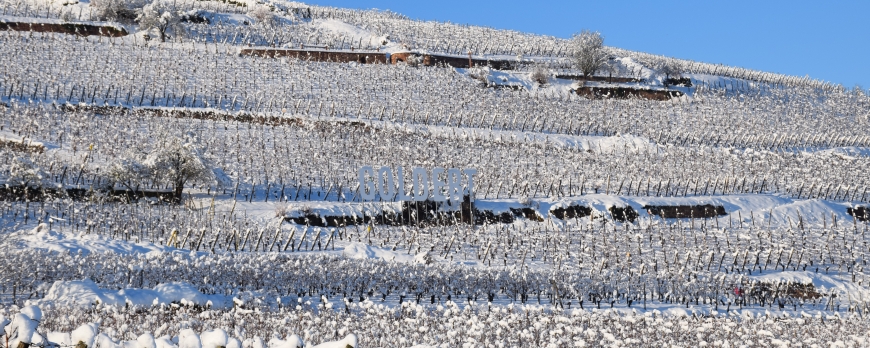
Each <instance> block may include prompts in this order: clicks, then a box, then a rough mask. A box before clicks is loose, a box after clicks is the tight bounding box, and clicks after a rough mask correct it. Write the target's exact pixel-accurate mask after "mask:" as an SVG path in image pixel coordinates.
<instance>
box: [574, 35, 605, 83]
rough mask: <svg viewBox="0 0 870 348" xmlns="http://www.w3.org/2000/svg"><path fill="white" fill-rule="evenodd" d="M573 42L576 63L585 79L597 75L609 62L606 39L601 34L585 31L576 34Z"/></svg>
mask: <svg viewBox="0 0 870 348" xmlns="http://www.w3.org/2000/svg"><path fill="white" fill-rule="evenodd" d="M571 40H572V42H571V44H572V46H573V48H574V61H575V62H576V63H577V67H578V68H579V69H580V71H581V72H583V77H589V76H591V75H593V74H595V72H597V71H598V70H599V69H600V68H601V66H602V65H603V64H604V63H605V62H607V52H606V51H605V49H604V37H603V36H601V33H599V32H597V31H589V30H583V31H582V32H580V33H579V34H574V37H573V38H572V39H571Z"/></svg>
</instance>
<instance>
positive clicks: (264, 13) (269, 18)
mask: <svg viewBox="0 0 870 348" xmlns="http://www.w3.org/2000/svg"><path fill="white" fill-rule="evenodd" d="M248 16H251V18H253V19H254V20H256V21H257V24H260V25H271V24H274V23H275V14H274V13H272V9H271V8H269V6H266V5H258V6H257V7H254V9H253V10H251V11H250V12H248Z"/></svg>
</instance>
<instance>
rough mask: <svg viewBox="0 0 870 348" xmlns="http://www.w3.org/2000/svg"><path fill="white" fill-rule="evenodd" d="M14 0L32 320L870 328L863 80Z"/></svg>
mask: <svg viewBox="0 0 870 348" xmlns="http://www.w3.org/2000/svg"><path fill="white" fill-rule="evenodd" d="M119 6H120V7H119ZM124 6H127V7H124ZM131 8H137V10H136V11H138V12H136V11H133V10H131ZM149 11H150V12H155V11H157V12H159V11H166V12H165V13H164V15H165V16H164V17H161V18H169V19H167V20H171V21H172V23H168V24H167V23H164V24H167V25H168V26H166V27H165V31H163V30H162V29H160V27H159V24H160V23H157V24H154V23H155V22H151V23H150V24H148V23H149V22H148V18H147V16H146V14H147V13H150V12H149ZM0 13H2V15H0V22H2V23H16V24H15V25H11V24H8V25H7V24H4V26H2V27H0V29H4V30H2V31H0V184H3V185H2V186H0V326H2V327H4V330H0V347H3V348H27V347H28V345H29V346H31V347H43V348H49V347H55V346H57V347H73V346H75V347H77V348H86V347H87V348H218V347H224V348H299V347H322V348H328V347H339V348H346V347H348V346H349V347H352V348H358V347H418V348H422V347H459V346H463V347H481V346H485V347H569V346H578V347H582V346H629V345H638V346H661V345H665V344H671V343H673V344H674V345H677V346H686V347H701V346H721V347H731V346H782V347H785V346H797V347H822V346H825V347H827V346H835V347H860V346H866V345H868V344H870V342H868V339H870V338H868V332H870V331H868V330H870V327H868V324H867V320H866V317H867V315H868V314H870V285H868V280H867V271H866V266H867V254H868V253H870V246H868V241H870V236H868V235H867V232H868V229H870V195H868V189H870V184H868V178H867V175H866V173H867V172H868V171H870V157H868V155H870V150H868V147H870V134H868V133H867V131H866V130H867V129H870V97H868V95H867V92H866V91H864V90H861V89H860V88H852V89H847V88H843V87H842V86H838V85H833V84H830V83H827V82H823V81H815V80H811V79H809V78H800V77H794V76H784V75H778V74H772V73H767V72H761V71H752V70H748V69H742V68H737V67H728V66H722V65H713V64H707V63H701V62H692V61H686V60H679V59H674V58H669V57H663V56H657V55H651V54H646V53H642V52H632V51H627V50H622V49H619V48H614V47H605V48H604V51H605V53H606V55H605V56H603V58H602V59H603V61H605V62H604V63H602V64H603V65H602V66H603V68H601V69H599V71H598V72H597V74H596V76H592V77H583V76H582V75H583V70H582V69H581V67H580V63H577V61H576V60H575V58H576V57H575V56H574V52H573V49H574V46H572V45H575V43H574V39H563V38H556V37H547V36H540V35H532V34H527V33H520V32H515V31H509V30H499V29H494V28H484V27H477V26H472V25H459V24H454V23H440V22H430V21H419V20H412V19H410V18H407V17H405V16H403V15H400V14H396V13H392V12H388V11H374V10H348V9H339V8H331V7H321V6H309V5H305V4H301V3H295V2H279V1H268V2H265V3H257V2H253V1H247V0H241V1H234V0H221V1H211V0H195V1H188V0H184V1H172V2H169V1H161V0H157V1H153V2H150V3H149V2H141V3H140V2H137V1H127V0H125V1H114V0H113V1H91V2H81V3H80V2H68V3H60V2H46V1H42V0H0ZM21 23H24V24H26V23H35V24H40V25H54V26H55V27H63V26H66V27H64V28H67V30H71V29H69V28H78V27H76V26H77V25H78V26H84V25H91V26H94V27H97V26H104V27H111V28H118V29H124V31H123V32H124V33H129V35H126V34H124V36H117V37H110V36H102V35H98V34H100V33H101V32H97V34H94V33H91V34H88V35H91V36H87V35H85V33H79V35H68V34H63V33H61V32H50V31H51V30H48V29H45V28H47V27H46V26H36V27H33V26H31V30H25V31H22V30H21V28H25V27H26V26H25V25H24V24H21ZM169 24H171V25H169ZM149 25H150V27H148V26H149ZM154 25H157V26H156V27H155V26H154ZM146 27H148V28H146ZM33 28H41V29H38V30H34V29H33ZM6 29H8V30H6ZM117 32H121V31H120V30H118V31H117ZM272 48H274V49H294V50H318V51H319V52H327V51H329V52H347V53H350V52H353V54H357V53H359V54H367V53H371V54H378V55H379V57H380V55H383V57H386V60H385V61H386V62H387V63H383V64H360V63H356V62H351V63H337V62H328V61H315V60H314V59H309V60H306V59H295V58H292V59H291V58H287V57H283V58H269V57H258V56H250V55H242V54H241V52H242V49H252V50H256V49H272ZM394 54H402V55H401V56H393V55H394ZM414 54H416V55H420V56H418V57H417V58H415V56H414ZM426 54H430V55H440V57H453V58H457V59H468V60H469V61H470V60H471V59H475V60H476V61H480V62H482V61H486V60H487V59H492V60H499V61H502V62H504V61H509V62H514V61H516V62H517V64H505V65H504V66H505V67H507V66H509V65H510V67H509V69H505V70H496V69H494V68H492V67H481V66H475V67H473V68H468V69H466V68H453V67H450V66H445V65H444V64H423V63H422V62H423V59H424V58H419V57H423V56H422V55H426ZM391 56H392V57H393V58H395V57H402V59H404V60H407V61H404V60H403V61H401V62H399V61H398V60H390V59H389V58H390V57H391ZM364 61H365V60H364ZM381 62H383V61H381ZM427 65H429V66H427ZM614 81H616V82H614ZM583 89H587V90H589V91H594V90H596V89H597V90H598V91H605V92H601V93H599V94H597V95H596V94H595V93H592V92H589V93H586V94H584V93H581V91H582V90H583ZM619 90H622V91H625V90H628V91H646V92H650V93H653V92H655V93H659V94H660V95H667V97H666V98H663V99H660V100H655V98H649V99H646V98H644V97H641V96H640V94H631V93H628V94H625V95H619V94H618V93H617V92H616V91H619ZM607 91H610V92H607ZM364 166H373V167H374V168H376V169H377V168H381V167H382V166H383V167H389V168H394V169H395V168H399V167H402V168H404V169H405V170H406V173H408V172H410V171H411V169H412V168H423V169H425V170H429V172H431V173H434V171H432V170H433V168H472V169H474V170H476V173H477V174H476V175H475V177H474V185H473V188H472V187H470V186H465V187H461V188H460V189H461V190H462V197H461V198H462V199H460V200H459V201H454V202H452V203H449V204H448V203H443V204H442V203H438V202H435V201H431V200H425V201H420V202H401V201H396V199H395V197H390V195H388V194H386V193H385V194H379V195H375V197H376V198H375V199H374V201H372V200H371V199H370V197H369V198H366V197H367V196H366V195H365V194H364V193H365V192H363V191H361V190H365V189H366V187H367V185H366V184H363V185H361V184H360V180H361V179H360V178H359V176H358V170H359V169H360V168H361V167H364ZM389 168H388V169H389ZM431 179H432V180H430V181H428V182H429V183H430V184H431V183H434V182H435V181H437V180H442V179H440V178H438V177H437V175H433V177H432V178H431ZM377 180H383V179H377ZM377 180H375V181H377ZM386 180H387V181H386V182H388V183H389V182H391V181H392V180H393V179H392V178H390V179H386ZM444 180H446V179H444ZM396 181H397V183H396V187H397V188H399V189H400V190H398V191H400V192H410V191H409V189H410V188H411V187H413V185H412V182H411V180H410V178H409V177H404V178H396ZM368 184H371V185H373V186H372V187H375V186H374V184H375V183H374V182H368ZM389 185H391V186H392V184H389ZM428 193H429V188H427V189H426V192H425V194H426V196H427V197H428ZM402 195H403V194H402ZM415 195H416V193H415ZM321 343H322V344H323V345H317V344H321Z"/></svg>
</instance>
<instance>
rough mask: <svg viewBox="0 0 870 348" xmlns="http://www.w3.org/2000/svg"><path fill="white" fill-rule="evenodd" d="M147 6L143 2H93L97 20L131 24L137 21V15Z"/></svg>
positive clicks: (115, 0)
mask: <svg viewBox="0 0 870 348" xmlns="http://www.w3.org/2000/svg"><path fill="white" fill-rule="evenodd" d="M144 5H145V3H144V1H142V0H92V1H91V7H93V8H94V10H95V13H96V16H97V18H99V19H101V20H107V21H121V22H129V21H133V20H135V19H136V17H137V16H136V13H137V12H138V11H140V10H141V9H142V7H143V6H144Z"/></svg>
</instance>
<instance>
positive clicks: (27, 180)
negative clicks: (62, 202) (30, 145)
mask: <svg viewBox="0 0 870 348" xmlns="http://www.w3.org/2000/svg"><path fill="white" fill-rule="evenodd" d="M49 178H50V176H49V175H48V174H46V173H45V172H44V171H43V170H42V169H41V168H40V167H39V166H38V165H36V163H33V161H32V160H31V159H30V158H29V157H15V158H13V159H12V165H11V166H10V167H9V178H8V179H7V181H6V182H7V183H8V184H10V185H15V186H23V187H32V188H37V189H39V188H42V187H44V186H50V185H51V180H50V179H49Z"/></svg>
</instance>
